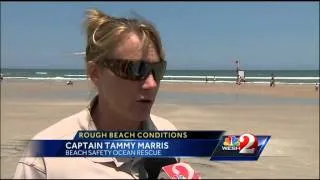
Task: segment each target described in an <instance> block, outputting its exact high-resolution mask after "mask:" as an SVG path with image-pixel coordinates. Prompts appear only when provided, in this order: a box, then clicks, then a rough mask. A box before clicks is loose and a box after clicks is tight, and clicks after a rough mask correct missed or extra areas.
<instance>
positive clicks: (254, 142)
mask: <svg viewBox="0 0 320 180" xmlns="http://www.w3.org/2000/svg"><path fill="white" fill-rule="evenodd" d="M239 141H240V151H239V153H240V154H253V153H255V151H256V149H257V148H258V139H257V137H255V136H254V135H252V134H243V135H241V136H240V139H239Z"/></svg>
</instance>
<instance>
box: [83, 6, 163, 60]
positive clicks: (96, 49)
mask: <svg viewBox="0 0 320 180" xmlns="http://www.w3.org/2000/svg"><path fill="white" fill-rule="evenodd" d="M85 28H86V31H87V36H86V39H87V47H86V55H85V60H86V62H87V63H88V62H90V61H94V62H99V61H103V59H108V58H111V57H112V55H113V51H114V49H115V48H116V47H117V46H118V45H119V44H120V42H121V40H122V39H123V38H124V37H126V35H128V33H131V32H133V33H135V34H136V35H138V36H139V37H140V38H141V40H142V42H143V44H144V48H148V47H149V45H150V43H151V44H152V45H154V47H155V49H156V52H157V53H158V55H159V57H160V60H164V58H165V57H164V50H163V47H162V42H161V39H160V34H159V32H158V31H157V30H156V28H155V27H154V26H153V25H152V24H151V23H150V22H148V21H146V20H139V19H129V18H116V17H112V16H109V15H107V14H104V13H103V12H101V11H99V10H97V9H90V10H88V11H87V20H86V22H85Z"/></svg>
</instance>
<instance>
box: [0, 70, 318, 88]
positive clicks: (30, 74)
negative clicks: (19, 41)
mask: <svg viewBox="0 0 320 180" xmlns="http://www.w3.org/2000/svg"><path fill="white" fill-rule="evenodd" d="M271 73H273V74H274V76H275V80H276V83H277V84H315V83H319V80H320V78H319V70H246V71H245V78H246V81H247V82H246V83H255V84H268V83H270V79H271ZM1 74H2V75H3V77H4V79H26V80H56V81H61V80H62V81H64V80H66V81H67V80H73V81H76V80H87V76H86V72H85V70H84V69H79V70H75V69H5V68H4V69H1ZM214 77H215V79H214ZM206 79H207V82H208V83H213V82H214V83H235V80H236V71H235V70H167V72H166V74H165V76H164V78H163V80H162V81H164V82H175V83H182V82H184V83H186V82H189V83H204V82H206Z"/></svg>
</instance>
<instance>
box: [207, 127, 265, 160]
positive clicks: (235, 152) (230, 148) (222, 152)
mask: <svg viewBox="0 0 320 180" xmlns="http://www.w3.org/2000/svg"><path fill="white" fill-rule="evenodd" d="M270 138H271V136H269V135H259V136H256V135H253V134H250V133H245V134H242V135H240V136H239V135H226V136H223V137H222V138H221V141H220V143H219V144H218V146H217V147H216V148H215V150H214V152H213V153H212V156H211V159H210V160H220V161H225V160H228V161H229V160H233V161H244V160H253V161H256V160H258V159H259V157H260V154H261V152H262V151H263V149H264V148H265V146H266V145H267V143H268V141H269V139H270Z"/></svg>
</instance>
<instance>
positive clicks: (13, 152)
mask: <svg viewBox="0 0 320 180" xmlns="http://www.w3.org/2000/svg"><path fill="white" fill-rule="evenodd" d="M64 83H65V82H64V81H31V80H8V79H5V80H3V81H2V82H1V178H12V176H13V173H14V171H15V167H16V164H17V161H18V159H19V156H20V155H21V152H22V150H23V148H24V144H23V141H22V140H26V139H30V138H31V137H32V136H34V135H35V134H36V133H37V132H39V131H41V130H42V129H44V128H46V127H48V126H50V125H52V124H54V123H55V122H57V121H59V120H60V119H62V118H64V117H67V116H69V115H71V114H73V113H76V112H78V111H80V110H81V109H83V108H84V107H85V106H86V105H87V103H88V102H89V100H90V97H92V96H93V95H94V91H93V90H92V87H91V85H90V83H88V82H86V81H76V82H75V84H74V86H73V87H67V86H65V85H64ZM318 100H319V92H316V91H315V89H314V87H313V86H312V85H309V86H307V85H277V86H276V87H275V88H270V87H268V85H253V84H246V85H243V86H236V85H233V84H213V83H211V84H201V83H200V84H199V83H195V84H187V83H184V84H181V83H180V84H178V83H176V84H175V83H163V84H162V85H161V88H160V91H159V96H158V99H157V101H156V103H155V105H154V107H153V110H152V112H153V113H154V114H156V115H159V116H161V117H164V118H167V119H169V120H170V121H171V122H172V123H173V124H175V125H176V127H177V128H178V129H182V130H226V131H227V133H226V134H242V133H244V132H247V131H251V132H254V133H255V134H269V135H271V136H272V137H271V140H270V142H269V144H268V145H267V146H266V148H265V151H264V152H263V153H262V155H261V157H260V159H259V160H258V161H256V162H214V161H209V157H208V158H188V159H183V160H184V161H187V162H189V163H191V165H192V166H193V167H194V168H195V169H196V170H198V171H200V173H201V175H202V177H203V178H276V179H278V178H319V102H318Z"/></svg>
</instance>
